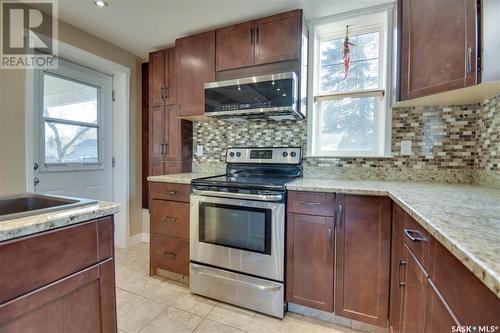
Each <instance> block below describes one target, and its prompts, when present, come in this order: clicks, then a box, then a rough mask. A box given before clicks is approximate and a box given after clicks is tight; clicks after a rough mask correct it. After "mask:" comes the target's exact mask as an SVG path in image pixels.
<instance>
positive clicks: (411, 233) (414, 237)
mask: <svg viewBox="0 0 500 333" xmlns="http://www.w3.org/2000/svg"><path fill="white" fill-rule="evenodd" d="M405 234H406V236H408V238H410V239H411V241H412V242H420V241H422V242H426V241H427V239H426V238H425V237H424V236H422V234H421V233H420V232H418V231H417V230H410V229H405Z"/></svg>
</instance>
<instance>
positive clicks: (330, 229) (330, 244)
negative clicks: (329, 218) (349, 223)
mask: <svg viewBox="0 0 500 333" xmlns="http://www.w3.org/2000/svg"><path fill="white" fill-rule="evenodd" d="M328 245H329V246H330V248H331V249H332V248H333V230H332V227H328Z"/></svg>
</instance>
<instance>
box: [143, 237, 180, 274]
mask: <svg viewBox="0 0 500 333" xmlns="http://www.w3.org/2000/svg"><path fill="white" fill-rule="evenodd" d="M151 262H154V263H155V265H156V267H158V268H161V269H164V270H166V271H169V272H174V273H179V274H182V275H186V276H187V275H189V241H188V240H184V239H180V238H176V237H170V236H164V235H160V234H153V233H152V234H151Z"/></svg>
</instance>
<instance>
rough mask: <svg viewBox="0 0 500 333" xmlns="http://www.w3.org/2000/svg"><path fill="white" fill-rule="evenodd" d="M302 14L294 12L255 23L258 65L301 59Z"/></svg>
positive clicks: (299, 11) (297, 11)
mask: <svg viewBox="0 0 500 333" xmlns="http://www.w3.org/2000/svg"><path fill="white" fill-rule="evenodd" d="M301 13H302V11H301V10H293V11H290V12H286V13H282V14H278V15H273V16H269V17H265V18H262V19H259V20H256V21H255V29H256V30H255V58H254V63H255V64H256V65H258V64H264V63H270V62H276V61H284V60H293V59H298V58H299V56H300V45H301V44H300V39H301V33H300V31H301V23H302V22H301Z"/></svg>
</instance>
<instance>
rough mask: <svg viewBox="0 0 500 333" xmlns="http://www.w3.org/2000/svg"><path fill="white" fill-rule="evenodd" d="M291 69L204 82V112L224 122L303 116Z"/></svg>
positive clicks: (295, 76)
mask: <svg viewBox="0 0 500 333" xmlns="http://www.w3.org/2000/svg"><path fill="white" fill-rule="evenodd" d="M298 104H299V103H298V82H297V75H296V74H295V73H294V72H288V73H279V74H269V75H263V76H253V77H248V78H243V79H234V80H227V81H219V82H211V83H206V84H205V115H206V116H209V117H215V118H221V119H222V120H227V121H234V122H237V121H245V120H248V119H261V118H269V119H273V120H288V119H304V118H305V116H304V114H302V113H301V112H300V110H299V105H298Z"/></svg>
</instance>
